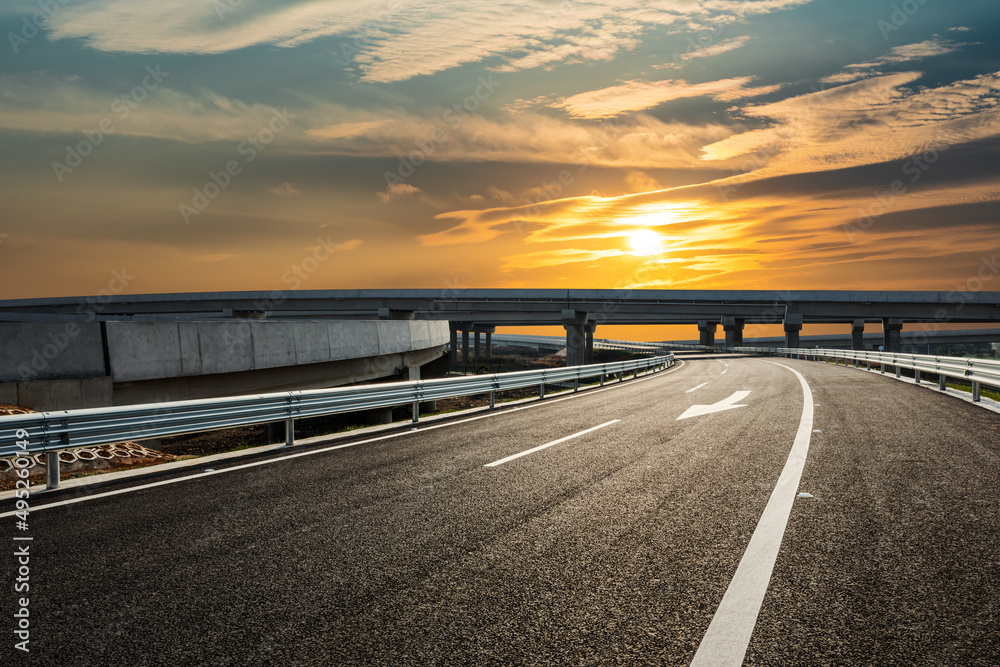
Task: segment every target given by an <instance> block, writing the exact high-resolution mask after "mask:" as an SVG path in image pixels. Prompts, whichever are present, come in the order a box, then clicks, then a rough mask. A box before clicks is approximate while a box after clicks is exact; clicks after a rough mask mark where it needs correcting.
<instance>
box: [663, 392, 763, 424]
mask: <svg viewBox="0 0 1000 667" xmlns="http://www.w3.org/2000/svg"><path fill="white" fill-rule="evenodd" d="M749 395H750V392H749V391H738V392H736V393H735V394H733V395H732V396H730V397H729V398H724V399H722V400H721V401H719V402H718V403H712V404H711V405H692V406H691V407H690V408H688V409H687V410H685V411H684V414H682V415H681V416H680V417H678V418H677V419H675V420H674V421H680V420H682V419H689V418H691V417H701V416H702V415H710V414H712V413H713V412H722V411H723V410H732V409H733V408H745V407H746V406H745V405H736V403H738V402H739V401H742V400H743V399H744V398H746V397H747V396H749Z"/></svg>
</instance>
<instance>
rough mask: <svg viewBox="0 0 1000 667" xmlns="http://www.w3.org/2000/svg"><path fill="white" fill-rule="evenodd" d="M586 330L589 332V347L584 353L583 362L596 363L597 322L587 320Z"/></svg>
mask: <svg viewBox="0 0 1000 667" xmlns="http://www.w3.org/2000/svg"><path fill="white" fill-rule="evenodd" d="M584 331H585V332H586V334H587V349H586V350H585V351H584V354H583V363H585V364H592V363H594V332H595V331H597V322H587V324H586V325H584Z"/></svg>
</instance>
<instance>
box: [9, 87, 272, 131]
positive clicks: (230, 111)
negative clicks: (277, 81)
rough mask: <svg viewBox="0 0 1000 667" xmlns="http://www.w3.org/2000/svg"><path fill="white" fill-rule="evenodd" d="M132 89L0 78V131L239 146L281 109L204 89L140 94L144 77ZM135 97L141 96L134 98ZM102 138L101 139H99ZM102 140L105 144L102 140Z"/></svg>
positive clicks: (152, 90) (150, 90) (159, 89)
mask: <svg viewBox="0 0 1000 667" xmlns="http://www.w3.org/2000/svg"><path fill="white" fill-rule="evenodd" d="M135 76H136V78H135V83H136V84H137V85H136V86H135V87H134V88H131V89H127V88H126V89H125V90H122V91H115V92H108V91H103V90H98V89H96V88H94V87H92V86H89V85H87V84H85V83H84V82H83V81H81V80H80V79H79V78H78V77H73V76H60V75H55V74H50V73H48V72H30V73H25V74H0V91H2V93H0V128H3V129H8V130H19V131H26V132H89V133H91V134H92V135H93V136H98V134H99V133H98V128H99V127H100V126H101V125H102V122H103V124H104V125H105V127H108V125H107V123H111V125H110V127H111V128H112V129H111V131H110V132H109V134H115V135H131V136H142V137H156V138H161V139H173V140H178V141H186V142H194V141H213V140H223V139H229V140H233V141H242V140H243V139H246V137H247V135H249V134H256V133H257V132H258V131H259V130H261V129H262V128H264V127H267V124H268V122H269V121H270V120H271V119H273V118H274V117H275V114H277V113H279V112H280V109H276V108H274V107H270V106H267V105H264V104H256V103H255V104H247V103H245V102H243V101H241V100H238V99H233V98H227V97H224V96H221V95H217V94H215V93H213V92H212V91H210V90H208V89H201V90H199V91H197V92H196V93H194V94H190V93H185V92H181V91H178V90H174V89H172V88H170V87H169V86H170V84H171V78H170V75H169V72H168V73H166V76H165V78H164V79H163V82H162V83H161V84H159V85H157V86H155V87H152V88H143V87H142V86H141V85H138V84H141V82H142V81H143V79H144V78H147V80H149V79H148V75H147V71H146V70H143V69H140V70H138V71H137V72H136V75H135ZM137 91H141V93H140V92H137ZM100 134H103V133H100ZM102 140H103V139H102Z"/></svg>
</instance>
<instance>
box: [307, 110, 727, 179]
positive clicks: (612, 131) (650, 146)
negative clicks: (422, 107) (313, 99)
mask: <svg viewBox="0 0 1000 667" xmlns="http://www.w3.org/2000/svg"><path fill="white" fill-rule="evenodd" d="M324 113H328V114H337V115H339V116H341V117H342V118H344V117H345V116H346V117H350V116H351V115H352V114H360V115H363V116H364V117H365V118H366V119H367V121H369V122H370V121H372V120H373V118H374V117H375V116H381V115H384V116H385V117H386V118H387V120H386V122H381V123H378V124H372V126H371V129H370V130H369V131H368V132H367V133H366V134H364V135H357V136H341V137H336V138H328V137H321V136H318V135H317V134H316V133H315V132H312V131H308V132H307V133H306V134H308V135H309V137H310V138H311V139H312V141H311V142H310V143H309V144H308V146H306V147H303V150H309V151H312V152H320V153H322V152H327V153H336V154H341V155H358V156H369V157H391V158H397V159H398V158H405V159H407V160H409V159H410V157H411V156H412V157H413V159H414V160H415V161H419V162H422V161H429V160H433V161H438V162H449V161H452V162H457V161H465V162H492V161H496V162H527V163H555V164H588V165H604V166H623V167H636V168H653V167H656V168H669V167H686V166H694V165H697V164H698V162H699V154H700V151H701V147H702V146H704V145H706V144H709V143H712V142H716V141H718V140H720V139H723V138H724V137H727V136H729V135H731V134H732V132H733V129H732V128H729V127H725V126H723V125H719V124H706V125H689V124H686V123H665V122H663V121H660V120H658V119H656V118H652V117H650V116H645V115H641V114H640V115H637V116H634V117H631V118H629V119H628V121H627V122H601V123H595V122H592V121H585V120H584V121H581V120H572V119H566V118H556V117H553V116H551V115H548V114H543V113H534V112H520V113H515V114H509V115H506V116H501V117H500V118H496V119H493V118H485V117H483V116H478V115H472V116H467V117H465V118H462V119H460V118H458V117H457V116H454V115H452V116H448V117H447V118H448V120H445V119H444V118H442V116H436V117H435V116H434V115H426V116H418V115H414V114H409V113H406V112H401V111H396V110H388V111H384V112H358V111H351V110H346V109H342V108H337V109H331V110H329V111H328V112H320V111H316V112H315V113H313V114H311V115H310V117H311V118H313V120H312V121H304V122H311V123H313V124H318V125H320V126H321V127H322V126H325V123H324V121H323V114H324ZM306 115H309V114H305V115H304V116H303V117H305V116H306ZM449 121H451V122H449ZM456 121H460V122H456ZM346 122H348V123H352V122H353V121H351V120H348V121H346ZM556 175H557V174H553V177H555V176H556Z"/></svg>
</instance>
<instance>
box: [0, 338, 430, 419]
mask: <svg viewBox="0 0 1000 667" xmlns="http://www.w3.org/2000/svg"><path fill="white" fill-rule="evenodd" d="M69 329H72V330H69ZM0 338H2V339H3V341H4V348H5V353H4V354H3V355H2V356H0V402H6V403H11V404H14V405H21V406H24V407H28V408H33V409H35V410H60V409H72V408H79V407H95V406H101V405H125V404H132V403H146V402H154V401H165V400H185V399H191V398H207V397H211V396H229V395H236V394H246V393H258V392H265V391H283V390H290V389H316V388H323V387H333V386H338V385H344V384H352V383H355V382H363V381H366V380H373V379H377V378H382V377H389V376H393V375H396V374H398V373H400V372H401V371H402V370H403V369H407V368H418V367H420V366H422V365H424V364H426V363H429V362H430V361H433V360H435V359H437V358H438V357H440V356H442V355H443V354H444V346H445V344H446V343H447V342H448V338H449V332H448V323H447V322H444V321H420V320H384V321H383V320H379V321H368V320H365V321H331V320H325V321H288V320H284V321H267V320H239V321H230V322H121V321H118V322H114V321H113V322H103V323H99V322H92V323H44V324H42V323H20V322H10V323H2V324H0ZM54 341H58V344H57V343H56V342H54Z"/></svg>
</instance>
